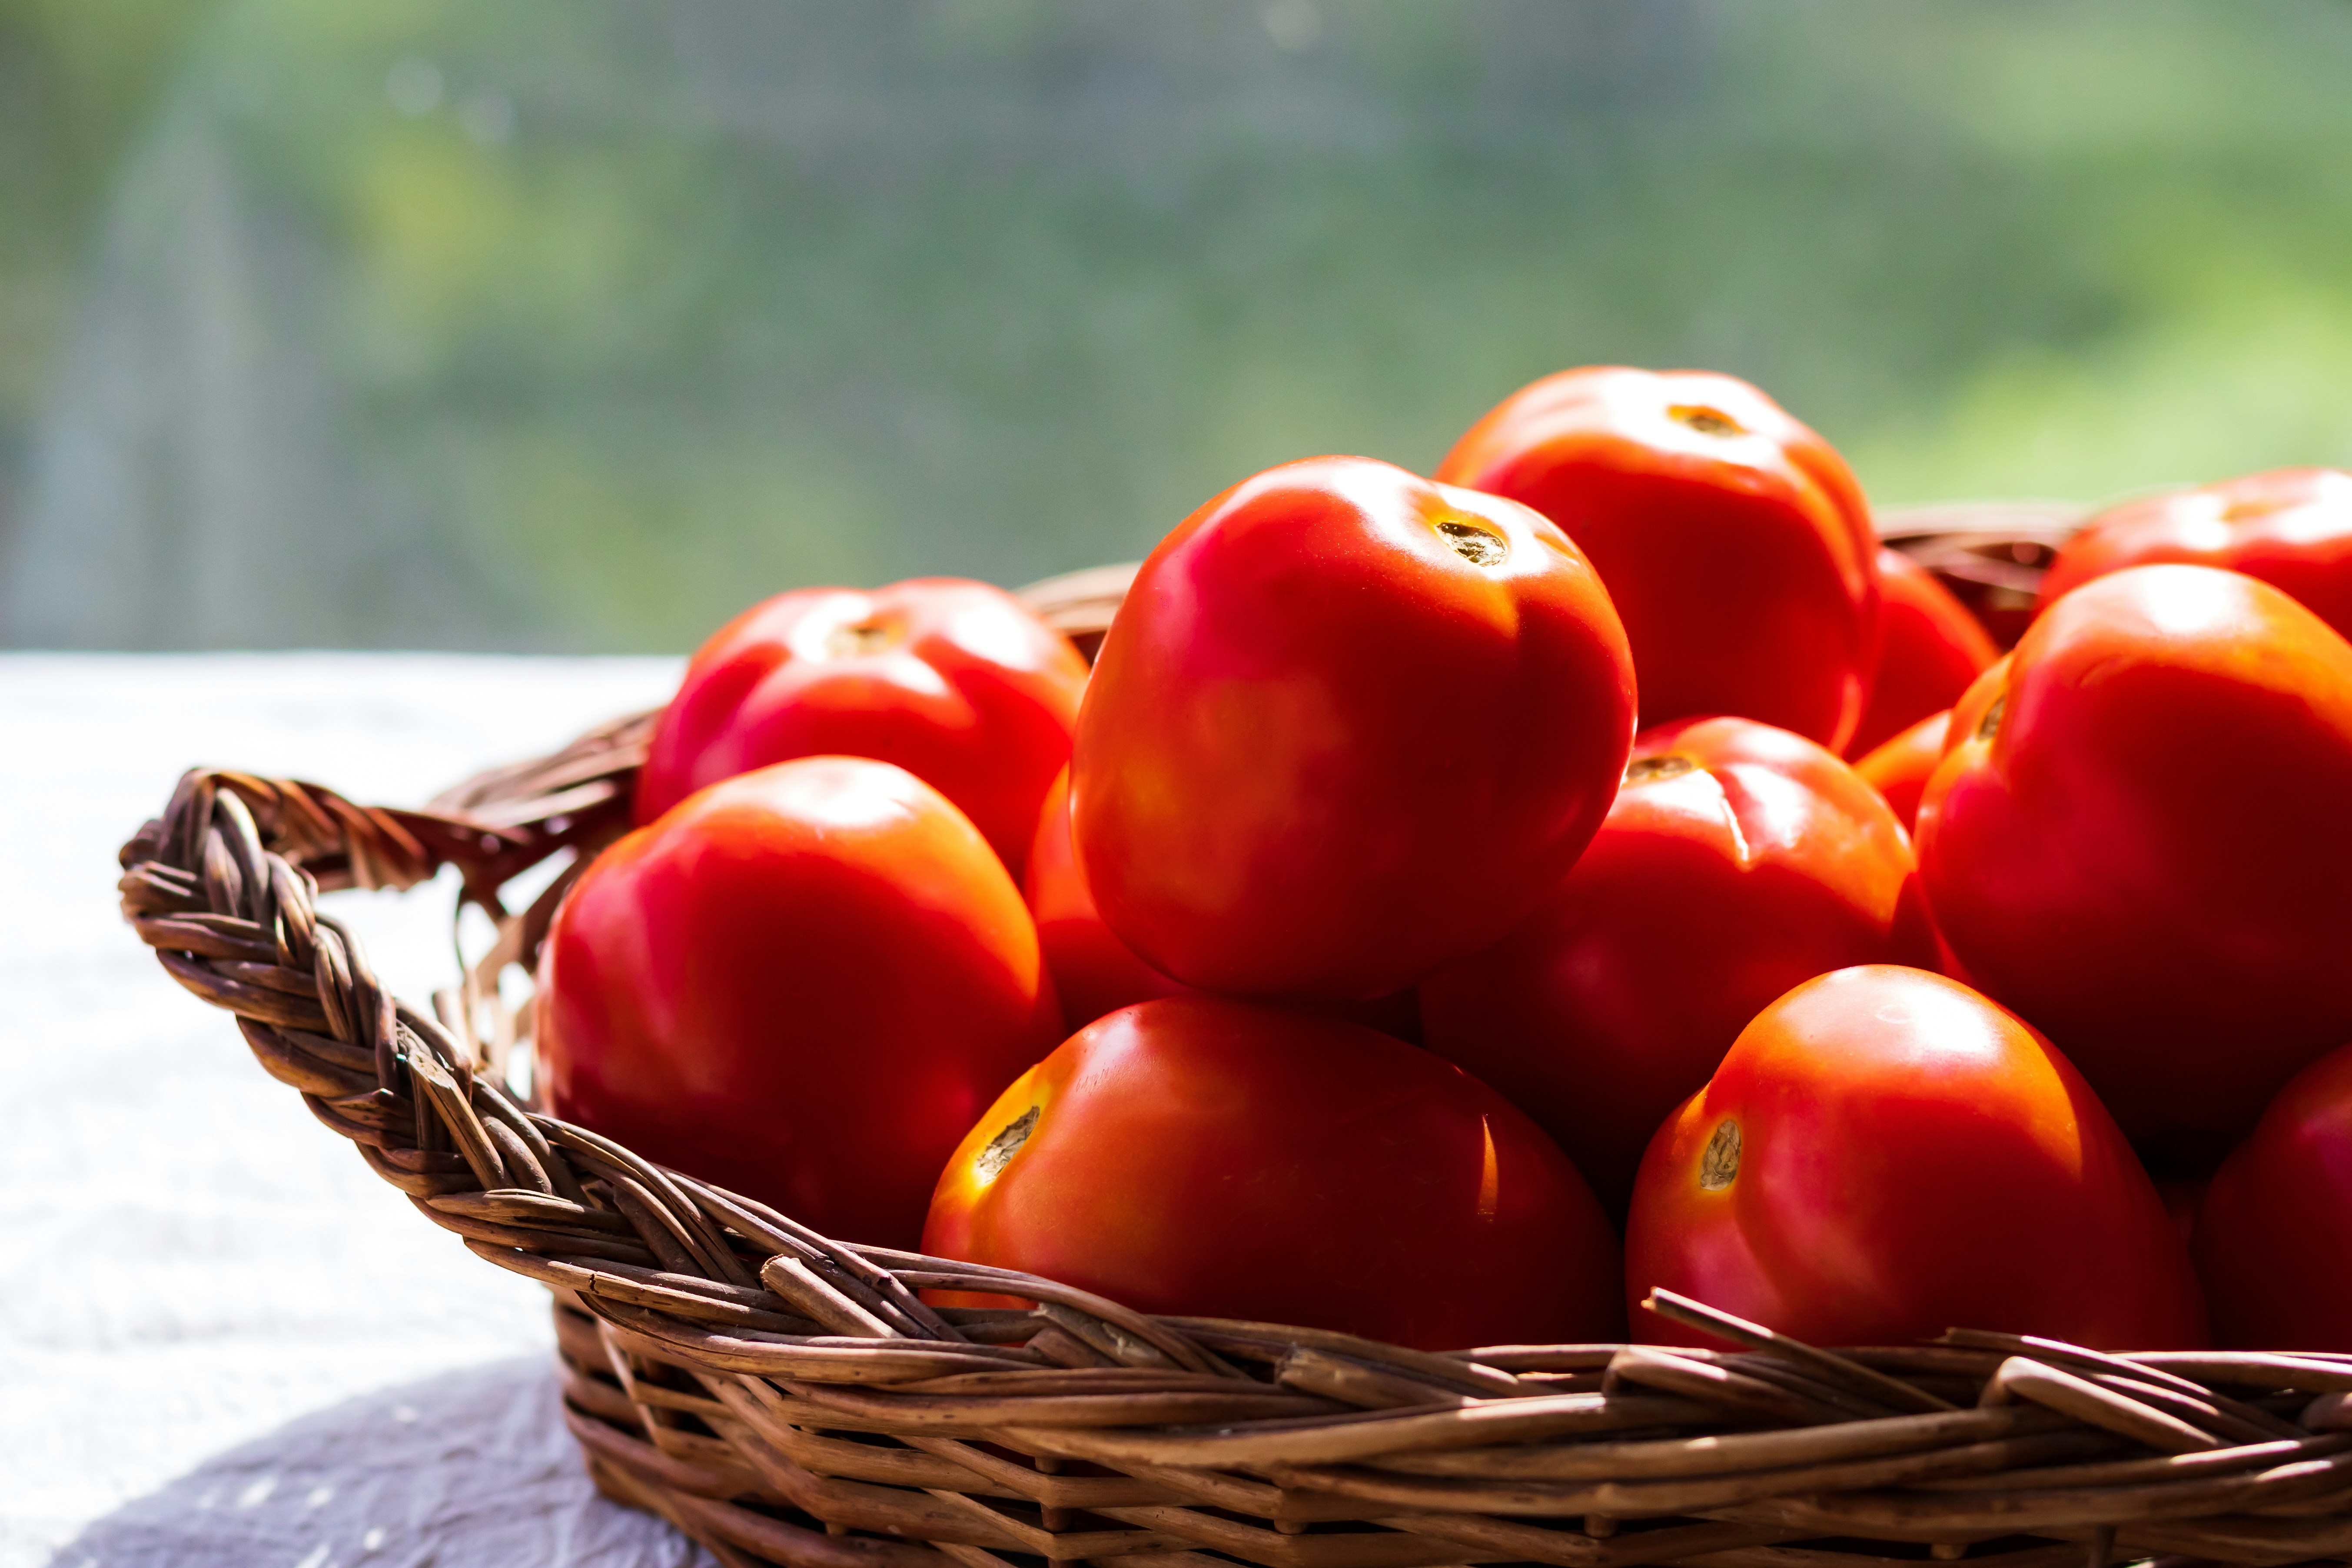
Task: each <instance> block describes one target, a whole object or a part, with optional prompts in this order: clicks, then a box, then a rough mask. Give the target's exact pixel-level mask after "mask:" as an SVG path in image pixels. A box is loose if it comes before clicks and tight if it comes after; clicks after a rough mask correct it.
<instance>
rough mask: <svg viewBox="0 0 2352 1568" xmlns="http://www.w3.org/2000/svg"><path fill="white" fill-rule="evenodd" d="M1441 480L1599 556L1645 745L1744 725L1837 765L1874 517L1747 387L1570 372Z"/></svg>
mask: <svg viewBox="0 0 2352 1568" xmlns="http://www.w3.org/2000/svg"><path fill="white" fill-rule="evenodd" d="M1437 478H1438V479H1440V480H1441V481H1443V482H1444V483H1447V484H1455V485H1466V486H1469V487H1470V488H1471V489H1480V490H1486V491H1487V492H1489V493H1490V494H1494V495H1499V496H1507V497H1509V498H1510V499H1511V500H1516V501H1522V502H1525V503H1526V504H1527V505H1528V506H1531V507H1533V508H1535V510H1538V511H1539V512H1541V513H1543V514H1544V515H1545V516H1546V517H1549V518H1550V519H1551V521H1554V522H1556V523H1558V524H1559V526H1560V528H1561V529H1562V530H1563V531H1566V533H1567V534H1568V536H1569V537H1570V539H1573V540H1575V541H1576V542H1577V546H1578V548H1580V549H1581V550H1582V551H1583V552H1585V554H1586V555H1587V556H1589V557H1591V562H1592V564H1593V567H1594V568H1595V569H1596V570H1597V571H1599V573H1600V574H1601V582H1602V583H1604V584H1607V585H1608V589H1609V595H1610V597H1611V599H1612V601H1613V602H1614V603H1615V605H1616V606H1617V612H1618V614H1619V615H1620V616H1622V617H1623V620H1624V623H1625V635H1626V637H1627V638H1628V640H1629V641H1630V642H1631V643H1632V644H1633V665H1634V668H1635V670H1636V671H1637V673H1638V676H1639V679H1640V682H1641V697H1642V716H1641V722H1642V728H1643V729H1645V730H1646V729H1651V728H1654V726H1656V725H1659V724H1663V723H1665V722H1667V721H1671V720H1675V719H1685V718H1691V717H1696V716H1705V715H1708V714H1717V713H1732V714H1738V715H1739V716H1741V717H1743V718H1748V719H1756V720H1760V721H1763V722H1765V723H1767V724H1775V725H1778V726H1780V728H1781V729H1784V730H1793V731H1796V732H1797V733H1799V734H1801V735H1803V736H1805V737H1807V738H1808V739H1810V740H1814V741H1818V742H1821V743H1822V744H1823V745H1825V746H1827V747H1829V748H1830V749H1831V750H1832V751H1841V750H1843V748H1844V746H1845V743H1846V742H1847V741H1848V740H1849V739H1850V738H1851V737H1852V736H1853V732H1854V728H1855V726H1856V725H1857V724H1858V723H1860V722H1861V720H1862V714H1863V707H1864V701H1865V700H1866V698H1867V696H1868V692H1867V689H1866V688H1867V684H1868V681H1869V677H1870V669H1871V664H1872V661H1873V659H1874V657H1875V647H1876V641H1875V639H1876V636H1877V617H1878V593H1879V590H1878V562H1877V552H1878V541H1877V536H1876V534H1875V532H1874V531H1873V529H1872V526H1871V521H1870V508H1869V505H1868V503H1867V502H1866V501H1865V500H1864V499H1863V494H1862V487H1861V486H1860V485H1859V484H1858V483H1857V482H1856V481H1855V479H1854V477H1853V472H1852V471H1851V470H1850V469H1848V468H1847V467H1846V465H1845V460H1844V459H1843V458H1840V457H1839V456H1838V454H1837V452H1836V450H1835V449H1834V448H1832V447H1831V446H1830V444H1829V443H1828V442H1826V441H1824V440H1822V438H1821V437H1819V436H1817V435H1815V434H1814V433H1813V432H1812V431H1811V430H1809V429H1807V428H1806V427H1805V426H1803V425H1801V424H1799V423H1798V422H1797V421H1796V420H1795V419H1794V418H1792V417H1790V415H1789V414H1788V413H1787V412H1786V411H1785V410H1784V409H1782V408H1781V407H1780V405H1779V404H1777V403H1774V402H1773V401H1772V400H1771V399H1770V398H1769V397H1767V396H1766V395H1764V394H1763V393H1761V392H1759V391H1758V390H1757V389H1756V388H1755V387H1753V386H1751V385H1749V384H1748V383H1746V382H1744V381H1740V380H1738V379H1736V378H1734V377H1732V376H1727V375H1717V374H1711V373H1708V372H1705V371H1667V372H1664V373H1663V374H1661V373H1656V372H1652V371H1645V370H1630V369H1625V368H1622V367H1616V366H1593V367H1589V368H1586V369H1581V370H1570V371H1562V372H1561V373H1559V374H1557V375H1551V376H1547V377H1545V378H1544V379H1542V380H1540V381H1538V382H1535V383H1533V384H1530V385H1528V386H1525V387H1522V388H1520V389H1519V390H1518V391H1517V392H1515V393H1513V394H1512V395H1510V396H1508V397H1507V398H1505V399H1504V400H1503V401H1502V403H1500V404H1499V405H1496V407H1495V408H1494V409H1493V410H1491V411H1490V412H1489V413H1487V414H1486V416H1484V417H1483V418H1481V419H1480V420H1479V421H1478V422H1477V423H1476V424H1475V425H1474V426H1471V427H1470V429H1469V430H1468V431H1467V432H1466V433H1465V435H1464V436H1463V437H1462V438H1461V440H1460V441H1458V442H1456V443H1455V444H1454V449H1453V450H1452V451H1451V452H1449V453H1447V454H1446V456H1445V460H1444V462H1442V463H1440V464H1439V465H1438V467H1437Z"/></svg>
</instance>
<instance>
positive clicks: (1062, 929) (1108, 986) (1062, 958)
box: [1023, 768, 1192, 1029]
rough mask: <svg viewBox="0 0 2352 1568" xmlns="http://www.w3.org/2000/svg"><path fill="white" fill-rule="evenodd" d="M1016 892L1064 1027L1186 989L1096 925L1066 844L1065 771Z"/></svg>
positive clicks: (1098, 920)
mask: <svg viewBox="0 0 2352 1568" xmlns="http://www.w3.org/2000/svg"><path fill="white" fill-rule="evenodd" d="M1023 890H1024V892H1025V893H1026V894H1027V895H1028V899H1029V912H1030V914H1031V915H1032V916H1033V917H1034V918H1035V920H1036V921H1037V942H1038V945H1039V946H1040V947H1042V948H1043V949H1044V950H1045V967H1046V968H1048V969H1050V970H1052V971H1053V973H1054V989H1055V992H1056V993H1058V994H1060V996H1061V998H1062V1016H1063V1017H1064V1019H1065V1020H1066V1022H1067V1024H1068V1026H1069V1027H1070V1028H1072V1029H1077V1028H1080V1027H1083V1026H1086V1025H1087V1024H1090V1023H1092V1022H1094V1020H1096V1019H1097V1018H1099V1017H1101V1016H1103V1015H1104V1014H1106V1013H1113V1012H1117V1011H1118V1009H1119V1008H1121V1007H1124V1006H1126V1005H1129V1003H1132V1002H1148V1001H1150V999H1151V998H1152V997H1154V996H1174V995H1177V994H1180V993H1182V992H1187V991H1190V990H1191V989H1192V987H1191V986H1189V985H1187V984H1184V983H1183V982H1182V981H1181V980H1171V979H1170V978H1169V977H1168V976H1166V975H1165V974H1162V973H1160V971H1158V970H1156V969H1154V968H1152V967H1151V965H1150V964H1148V963H1144V962H1143V960H1141V959H1139V958H1138V957H1136V956H1135V952H1134V950H1133V949H1132V948H1130V947H1129V946H1128V945H1127V943H1125V942H1121V941H1119V940H1118V937H1117V936H1114V935H1113V934H1112V933H1111V929H1110V927H1108V926H1107V925H1105V924H1103V918H1102V915H1101V913H1100V912H1099V911H1098V910H1096V908H1095V900H1094V895H1093V894H1092V893H1090V892H1088V891H1087V876H1086V872H1085V870H1084V869H1083V868H1080V866H1079V865H1078V853H1077V847H1076V845H1075V844H1073V843H1072V841H1071V838H1070V773H1069V770H1068V769H1067V768H1065V769H1063V770H1062V772H1061V773H1059V774H1057V775H1056V776H1055V780H1054V787H1053V788H1051V789H1049V790H1047V791H1046V792H1045V805H1044V807H1043V808H1042V809H1041V810H1040V812H1039V813H1038V817H1037V837H1036V839H1035V841H1034V843H1032V844H1031V846H1030V848H1029V872H1028V878H1027V881H1026V883H1025V885H1024V889H1023Z"/></svg>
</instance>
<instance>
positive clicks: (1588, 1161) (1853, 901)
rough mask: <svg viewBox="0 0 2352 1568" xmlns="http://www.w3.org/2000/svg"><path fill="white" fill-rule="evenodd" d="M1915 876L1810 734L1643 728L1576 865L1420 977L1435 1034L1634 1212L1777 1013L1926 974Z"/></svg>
mask: <svg viewBox="0 0 2352 1568" xmlns="http://www.w3.org/2000/svg"><path fill="white" fill-rule="evenodd" d="M1916 876H1917V868H1916V864H1915V862H1914V861H1913V859H1912V858H1911V844H1910V840H1909V839H1908V838H1907V837H1906V836H1905V834H1904V831H1903V828H1902V826H1901V825H1900V824H1898V823H1897V822H1896V821H1895V814H1894V813H1893V812H1892V811H1890V810H1889V809H1888V808H1887V805H1886V803H1885V801H1883V800H1881V799H1880V798H1879V797H1878V795H1876V793H1875V792H1874V791H1873V790H1872V789H1871V788H1870V786H1869V785H1867V784H1864V783H1863V782H1862V780H1860V779H1859V778H1857V777H1855V776H1854V773H1853V769H1851V768H1849V767H1847V766H1846V764H1845V763H1843V762H1840V761H1839V760H1838V759H1837V758H1836V757H1835V756H1833V755H1832V754H1831V753H1830V752H1827V751H1825V750H1824V749H1822V747H1820V746H1817V745H1815V744H1814V743H1813V742H1811V741H1808V740H1806V739H1805V738H1804V737H1803V736H1801V735H1794V734H1791V733H1790V732H1789V731H1786V730H1776V729H1774V728H1773V727H1772V726H1771V725H1769V724H1759V723H1757V722H1756V721H1753V720H1750V719H1686V720H1684V721H1680V722H1677V723H1673V724H1665V725H1661V726H1660V727H1659V728H1657V729H1655V730H1645V731H1643V732H1642V734H1641V735H1640V736H1639V737H1637V738H1636V739H1635V741H1634V742H1633V761H1632V762H1631V763H1628V764H1627V766H1626V769H1625V784H1624V787H1623V788H1622V790H1620V791H1619V792H1618V795H1617V803H1616V804H1615V805H1612V806H1611V807H1610V809H1609V818H1608V820H1607V821H1606V822H1604V823H1603V824H1602V825H1601V832H1600V833H1599V834H1598V835H1597V836H1596V837H1594V838H1593V840H1592V847H1591V848H1590V849H1587V850H1586V851H1585V852H1584V858H1582V859H1580V860H1579V861H1578V862H1577V863H1576V868H1575V869H1574V870H1572V871H1570V873H1569V874H1568V877H1567V879H1565V880H1564V881H1562V882H1561V883H1560V885H1559V890H1558V891H1557V892H1556V893H1555V894H1554V895H1553V896H1552V898H1551V899H1550V900H1548V901H1547V902H1546V903H1545V904H1544V905H1543V906H1542V907H1541V908H1540V909H1539V910H1537V912H1536V913H1535V914H1534V915H1533V916H1532V917H1530V918H1529V919H1528V921H1525V922H1523V923H1522V924H1521V925H1520V926H1519V927H1518V928H1517V930H1516V931H1512V932H1511V934H1510V935H1508V936H1507V937H1505V938H1504V939H1503V940H1502V942H1499V943H1497V944H1496V946H1494V947H1491V948H1488V949H1487V950H1486V952H1481V953H1478V954H1476V955H1475V956H1474V957H1472V958H1469V959H1466V960H1465V961H1464V962H1462V963H1457V964H1455V965H1454V966H1453V967H1452V968H1450V969H1447V970H1444V971H1442V972H1441V973H1438V974H1435V975H1433V976H1432V977H1431V978H1430V979H1428V980H1426V981H1424V982H1423V983H1422V988H1421V1014H1422V1025H1423V1029H1424V1030H1425V1031H1426V1033H1427V1037H1428V1041H1429V1046H1430V1048H1431V1049H1432V1050H1435V1051H1439V1052H1442V1053H1443V1054H1444V1055H1445V1056H1447V1057H1449V1058H1452V1059H1453V1060H1454V1061H1457V1062H1460V1063H1461V1064H1462V1065H1463V1066H1464V1067H1465V1068H1469V1069H1470V1071H1471V1072H1473V1073H1474V1074H1475V1075H1476V1076H1477V1077H1479V1078H1481V1079H1485V1080H1486V1082H1487V1083H1490V1084H1492V1085H1493V1086H1494V1087H1495V1088H1496V1089H1498V1090H1500V1091H1501V1092H1502V1094H1503V1095H1504V1097H1505V1098H1507V1100H1510V1102H1511V1103H1512V1104H1514V1105H1516V1106H1517V1107H1518V1108H1519V1109H1520V1110H1524V1111H1526V1112H1527V1113H1528V1115H1529V1116H1531V1117H1533V1118H1534V1119H1535V1121H1536V1124H1537V1125H1538V1126H1539V1127H1541V1128H1542V1129H1543V1130H1544V1131H1547V1132H1549V1133H1550V1134H1551V1135H1552V1137H1553V1138H1555V1139H1557V1140H1558V1141H1559V1145H1560V1147H1561V1148H1562V1149H1564V1150H1566V1151H1567V1152H1568V1156H1569V1158H1570V1159H1571V1160H1573V1161H1575V1162H1576V1164H1577V1168H1578V1169H1579V1170H1580V1171H1582V1172H1583V1173H1584V1175H1585V1178H1586V1179H1587V1180H1588V1181H1590V1182H1591V1184H1592V1186H1593V1190H1594V1192H1595V1193H1596V1194H1598V1195H1599V1196H1600V1198H1601V1204H1602V1206H1603V1207H1605V1208H1606V1209H1608V1210H1609V1212H1610V1213H1611V1214H1612V1215H1614V1216H1616V1217H1618V1218H1621V1219H1622V1217H1623V1215H1624V1213H1625V1205H1626V1203H1627V1202H1628V1200H1629V1199H1630V1198H1631V1197H1632V1195H1633V1173H1634V1172H1635V1170H1636V1169H1637V1168H1638V1167H1639V1166H1640V1164H1641V1163H1642V1152H1643V1150H1644V1149H1645V1148H1647V1147H1648V1146H1649V1142H1650V1135H1651V1134H1652V1133H1653V1132H1654V1131H1657V1128H1658V1124H1659V1123H1660V1122H1661V1121H1664V1120H1665V1117H1666V1113H1667V1112H1668V1111H1670V1110H1673V1109H1674V1108H1675V1106H1676V1105H1677V1104H1679V1103H1681V1101H1682V1100H1685V1098H1687V1097H1688V1096H1689V1095H1690V1094H1691V1093H1692V1092H1693V1091H1695V1090H1696V1089H1698V1088H1699V1086H1700V1085H1702V1084H1704V1083H1706V1079H1707V1075H1708V1074H1710V1073H1712V1072H1714V1071H1715V1068H1716V1064H1717V1063H1718V1062H1720V1061H1721V1060H1722V1059H1723V1053H1724V1052H1726V1051H1727V1050H1729V1049H1730V1048H1731V1042H1732V1041H1733V1040H1734V1039H1736V1038H1738V1035H1739V1031H1740V1030H1741V1029H1742V1028H1744V1027H1746V1026H1747V1024H1748V1020H1749V1019H1750V1018H1752V1017H1754V1016H1756V1014H1757V1012H1758V1011H1759V1009H1761V1008H1762V1007H1763V1006H1764V1005H1765V1004H1767V1003H1769V1002H1770V1001H1771V1000H1772V999H1773V998H1774V997H1776V996H1779V995H1780V994H1781V993H1782V992H1784V991H1787V990H1788V989H1789V988H1790V986H1792V985H1794V984H1797V983H1798V982H1799V981H1801V980H1807V979H1810V978H1811V977H1812V976H1813V975H1816V974H1823V973H1828V972H1829V971H1831V970H1832V969H1843V968H1846V967H1847V966H1849V965H1852V964H1856V963H1891V962H1898V961H1899V962H1906V963H1925V962H1931V961H1932V959H1933V955H1934V950H1933V946H1932V944H1931V942H1930V941H1929V939H1928V937H1927V931H1926V929H1925V926H1924V923H1923V921H1922V919H1921V914H1920V910H1919V908H1918V899H1917V890H1916V888H1915V887H1914V885H1913V884H1914V882H1915V880H1916Z"/></svg>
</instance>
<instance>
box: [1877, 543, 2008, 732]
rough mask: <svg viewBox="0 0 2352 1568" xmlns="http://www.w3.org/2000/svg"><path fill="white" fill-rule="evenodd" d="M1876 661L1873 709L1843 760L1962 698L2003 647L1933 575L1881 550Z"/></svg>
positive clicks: (1894, 552)
mask: <svg viewBox="0 0 2352 1568" xmlns="http://www.w3.org/2000/svg"><path fill="white" fill-rule="evenodd" d="M1878 590H1879V595H1880V598H1879V605H1878V662H1877V665H1876V667H1875V668H1876V674H1875V675H1874V678H1873V679H1872V681H1871V685H1870V706H1869V707H1868V708H1867V709H1865V710H1864V711H1863V715H1862V727H1861V728H1860V729H1858V730H1856V731H1854V732H1853V740H1851V741H1849V742H1846V744H1845V755H1847V756H1849V757H1859V756H1862V755H1863V754H1864V753H1865V752H1873V751H1875V750H1877V749H1878V748H1879V747H1880V746H1883V745H1885V743H1886V742H1888V741H1891V740H1893V739H1894V738H1895V736H1896V735H1897V734H1899V733H1901V732H1902V731H1905V730H1907V729H1909V728H1911V727H1912V726H1913V725H1914V724H1916V723H1917V722H1918V721H1920V720H1922V719H1925V718H1927V716H1928V715H1930V714H1933V713H1940V712H1943V711H1944V710H1947V709H1948V708H1950V707H1951V705H1952V704H1953V703H1955V702H1958V700H1960V693H1961V692H1963V691H1966V690H1967V689H1969V682H1970V681H1972V680H1974V679H1976V678H1977V677H1978V676H1979V675H1980V674H1982V673H1983V672H1984V668H1985V667H1986V666H1987V665H1989V664H1990V663H1992V661H1993V660H1994V659H1997V658H2000V648H1998V647H1994V646H1993V640H1992V637H1991V636H1990V634H1989V633H1988V632H1986V630H1985V629H1984V627H1983V626H1982V625H1981V624H1979V621H1978V620H1977V618H1976V617H1975V616H1972V615H1970V614H1969V607H1968V606H1967V605H1963V604H1961V603H1960V602H1959V601H1958V599H1956V598H1954V597H1952V593H1951V590H1950V589H1948V588H1947V587H1945V586H1944V585H1943V584H1941V583H1938V582H1937V581H1936V574H1934V573H1933V572H1930V571H1928V570H1927V568H1926V567H1925V566H1922V565H1920V564H1919V563H1917V562H1916V561H1914V560H1912V559H1911V558H1910V557H1909V556H1908V555H1906V554H1904V553H1903V552H1901V551H1899V550H1887V549H1885V548H1883V547H1882V548H1881V549H1880V551H1879V552H1878Z"/></svg>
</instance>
